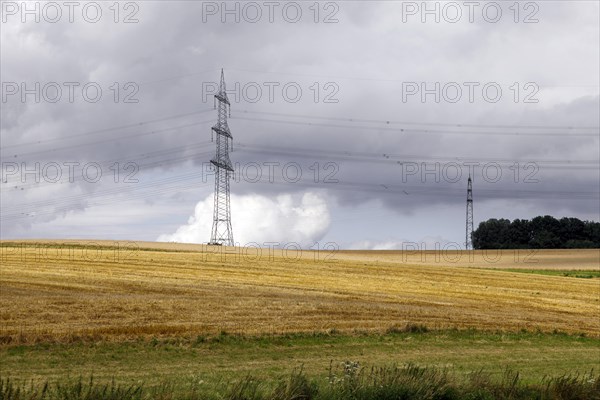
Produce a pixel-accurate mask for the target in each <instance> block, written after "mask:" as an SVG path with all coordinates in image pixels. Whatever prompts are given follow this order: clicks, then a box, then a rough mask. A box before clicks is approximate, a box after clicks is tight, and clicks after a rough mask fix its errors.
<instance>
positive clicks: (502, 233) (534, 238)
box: [472, 215, 600, 249]
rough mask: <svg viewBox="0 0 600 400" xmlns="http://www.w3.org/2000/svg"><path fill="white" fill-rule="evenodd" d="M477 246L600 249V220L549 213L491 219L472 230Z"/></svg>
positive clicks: (476, 247) (485, 247)
mask: <svg viewBox="0 0 600 400" xmlns="http://www.w3.org/2000/svg"><path fill="white" fill-rule="evenodd" d="M472 239H473V247H474V248H475V249H584V248H600V222H593V221H581V220H579V219H577V218H561V219H556V218H554V217H552V216H550V215H546V216H543V217H535V218H533V219H532V220H531V221H529V220H526V219H515V220H514V221H512V222H511V221H509V220H508V219H495V218H493V219H489V220H487V221H485V222H482V223H480V224H479V227H477V229H476V230H475V231H474V232H473V236H472Z"/></svg>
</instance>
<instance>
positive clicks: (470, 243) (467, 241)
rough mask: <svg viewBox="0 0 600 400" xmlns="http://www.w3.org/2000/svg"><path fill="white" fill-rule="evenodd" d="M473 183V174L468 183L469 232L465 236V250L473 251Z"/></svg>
mask: <svg viewBox="0 0 600 400" xmlns="http://www.w3.org/2000/svg"><path fill="white" fill-rule="evenodd" d="M472 236H473V182H472V181H471V174H469V180H468V181H467V231H466V235H465V248H466V249H467V250H473V237H472Z"/></svg>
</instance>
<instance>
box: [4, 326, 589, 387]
mask: <svg viewBox="0 0 600 400" xmlns="http://www.w3.org/2000/svg"><path fill="white" fill-rule="evenodd" d="M599 360H600V340H598V339H596V338H589V337H585V336H573V335H566V334H561V333H556V334H543V333H535V332H519V333H493V334H492V333H485V332H477V331H455V330H450V331H442V332H427V331H426V329H425V328H424V327H422V326H409V327H407V328H402V329H400V328H393V329H390V330H389V332H388V333H387V334H383V335H373V334H360V333H357V334H354V335H345V334H338V333H335V332H331V333H329V334H324V333H317V334H289V335H283V336H260V337H242V336H236V335H231V334H227V333H222V334H220V335H217V336H213V337H207V336H199V337H196V338H189V339H184V338H178V339H175V338H171V339H154V340H150V341H148V340H142V339H141V340H138V341H134V342H124V343H113V342H99V343H86V342H79V343H72V344H61V343H57V344H48V343H44V344H38V345H28V346H11V347H3V348H0V366H1V374H0V375H2V376H3V378H4V379H5V381H4V383H3V385H4V388H5V389H6V388H8V386H7V385H8V384H9V383H10V385H12V386H10V387H11V388H12V389H11V390H12V391H13V392H14V391H15V390H17V389H19V388H20V390H21V393H29V394H31V393H36V392H38V393H41V391H42V389H43V387H44V386H45V385H46V384H47V390H54V391H56V390H58V389H57V384H60V385H61V387H62V388H70V389H68V390H75V391H77V390H79V389H77V387H80V388H81V390H82V391H84V392H85V391H89V390H92V389H90V385H89V382H88V379H87V378H86V379H84V380H83V381H82V382H79V381H80V377H82V376H83V377H90V376H93V377H94V384H93V386H94V388H95V389H93V390H94V391H96V390H100V391H103V390H107V391H109V392H115V391H116V393H120V395H123V393H130V394H132V395H135V396H141V397H131V398H159V399H160V398H164V399H167V398H172V399H175V398H189V399H193V398H228V397H218V396H222V395H224V394H227V393H233V392H232V391H234V392H235V390H238V389H239V390H241V389H240V387H241V386H243V387H245V388H246V389H244V390H254V389H256V391H257V393H258V394H257V395H256V397H252V396H250V395H247V396H246V395H245V396H242V397H235V396H234V397H230V398H246V399H252V398H256V399H261V398H293V397H276V396H275V397H272V396H271V395H272V394H273V393H274V392H273V391H274V390H276V388H277V387H278V386H280V385H283V384H284V383H285V382H288V381H287V380H286V379H292V378H291V377H290V371H291V370H293V369H296V373H299V372H298V371H299V370H300V369H302V376H303V378H302V379H303V380H304V379H305V380H306V381H307V382H309V383H310V384H311V385H313V384H314V385H316V386H317V387H318V393H320V394H319V396H329V397H314V398H324V399H325V398H340V399H349V398H352V397H344V396H342V395H341V394H339V393H338V392H337V391H338V390H341V389H340V388H339V387H332V386H331V384H330V383H331V380H332V376H335V379H334V380H336V382H337V381H339V379H344V377H345V375H346V372H347V371H346V370H347V368H348V365H350V366H352V369H353V374H355V375H356V379H357V381H356V383H355V384H356V385H359V386H361V387H362V386H365V385H367V384H370V382H372V381H373V382H377V381H378V379H388V378H389V379H392V378H391V376H393V375H394V374H400V375H401V377H398V378H394V379H397V380H399V382H403V383H402V384H403V385H404V384H405V383H406V382H405V378H406V379H408V378H407V376H406V375H405V373H406V371H405V370H404V369H402V368H400V370H401V371H400V372H398V371H396V370H395V369H394V368H395V367H393V366H394V365H401V366H402V365H412V366H414V367H415V368H416V367H419V368H422V369H425V370H424V371H426V372H421V373H422V374H423V376H422V377H421V378H419V377H417V376H415V377H413V378H411V379H413V381H414V383H415V385H417V384H421V385H422V384H423V382H421V383H419V382H420V380H425V381H428V380H431V379H434V378H433V377H431V376H430V375H429V374H434V375H435V376H436V377H439V379H442V378H443V379H446V381H444V382H446V383H444V385H445V386H444V387H446V386H448V387H451V388H453V389H452V390H455V391H457V393H462V394H463V395H464V394H465V393H467V392H468V391H470V390H471V389H469V388H470V386H469V385H470V383H469V382H471V381H470V377H472V376H474V374H477V373H478V372H479V373H480V375H478V378H477V379H478V382H480V381H481V382H482V380H485V382H487V383H486V385H490V387H496V386H494V385H497V384H498V385H501V386H502V385H504V384H503V383H502V382H504V380H505V374H506V371H507V370H510V371H519V372H520V373H521V375H520V376H519V380H518V384H519V387H522V388H523V390H526V391H527V390H530V389H531V392H527V393H534V392H535V393H538V392H539V393H542V392H543V390H546V389H544V388H545V387H546V386H544V385H547V384H548V383H549V380H548V379H549V378H548V377H561V376H562V377H563V378H561V379H563V380H564V381H563V380H560V379H559V380H556V381H553V382H555V383H556V382H562V383H557V384H560V385H563V384H565V385H566V384H569V385H570V384H573V385H576V386H577V385H580V384H583V383H585V382H587V383H585V385H587V384H589V382H588V381H589V380H590V379H592V378H591V377H589V379H587V378H586V379H587V380H585V382H584V380H583V378H582V377H583V376H584V375H585V376H588V375H589V373H590V371H598V369H599V368H600V365H599V364H600V361H599ZM363 366H364V368H363ZM370 366H388V367H386V368H387V369H386V368H384V369H376V371H379V372H377V373H376V375H375V376H371V375H370V374H371V367H370ZM390 368H392V369H390ZM393 371H396V372H393ZM415 371H416V370H414V371H413V372H414V373H416V372H415ZM419 371H421V369H419ZM481 371H485V373H483V372H481ZM359 372H360V375H359ZM377 374H380V375H377ZM390 374H391V375H390ZM445 374H447V375H445ZM282 376H285V377H286V378H285V379H283V380H282ZM427 376H430V377H429V378H426V377H427ZM511 376H512V375H511ZM244 377H246V378H244ZM513 377H514V376H513ZM566 377H569V378H566ZM6 379H9V381H7V380H6ZM293 379H296V378H293ZM298 379H300V378H298ZM353 379H354V378H353ZM436 379H437V378H436ZM593 379H597V377H596V378H593ZM392 380H393V379H392ZM393 381H394V382H395V380H393ZM258 382H260V385H259V386H256V385H258ZM411 382H412V381H411ZM569 382H570V383H569ZM593 382H595V381H593ZM288 383H289V382H288ZM338 383H339V382H338ZM77 385H80V386H77ZM81 385H83V386H81ZM86 385H87V386H86ZM240 385H241V386H240ZM585 385H584V386H585ZM334 386H335V385H334ZM367 386H368V385H367ZM403 387H404V386H403ZM498 387H500V386H498ZM502 387H504V386H502ZM236 388H237V389H236ZM253 388H254V389H253ZM234 389H235V390H234ZM371 389H373V390H375V388H371ZM371 389H369V388H368V387H366V386H365V388H364V390H365V392H364V393H372V392H369V390H371ZM397 389H398V390H400V389H401V388H400V387H399V388H397ZM596 389H597V388H596ZM6 390H8V389H6ZM65 390H66V389H65ZM194 390H195V391H196V392H194ZM361 390H362V389H361ZM390 390H392V389H390ZM393 390H396V389H393ZM403 390H404V389H403ZM411 390H412V389H411ZM465 390H466V391H467V392H465ZM490 390H491V389H490ZM494 390H496V389H494ZM498 390H500V389H498ZM160 391H164V393H163V392H160ZM48 393H50V392H48ZM107 393H108V392H107ZM160 393H162V394H160ZM169 393H171V394H170V395H168V394H169ZM336 393H338V394H336ZM340 393H342V392H340ZM393 393H396V392H393ZM453 393H454V392H453ZM469 393H470V392H469ZM486 393H487V392H486ZM544 393H545V392H544ZM158 394H160V396H163V395H164V396H163V397H160V396H159V395H158ZM196 395H198V396H201V397H193V396H196ZM48 396H50V395H48ZM74 396H75V395H74ZM144 396H146V397H144ZM202 396H204V397H202ZM210 396H213V397H210ZM261 396H262V397H261ZM364 396H366V397H355V398H365V399H366V398H377V397H368V396H367V395H366V394H365V395H364ZM482 396H483V395H482ZM485 396H487V394H486V395H485ZM485 396H483V397H477V396H475V397H471V398H473V399H475V398H481V399H486V398H497V397H485ZM544 396H546V395H544ZM5 398H10V397H5ZM13 398H15V397H13ZM16 398H18V397H16ZM24 398H29V397H24ZM31 398H33V399H35V398H36V397H31ZM46 398H48V399H52V398H53V397H51V396H50V397H46ZM64 398H73V399H79V398H83V397H76V396H75V397H64ZM93 398H94V397H90V398H89V399H93ZM102 398H111V397H102ZM125 398H127V397H125ZM297 398H298V399H300V398H301V397H297ZM394 398H398V397H394ZM401 398H402V397H401ZM404 398H419V397H404ZM422 398H426V397H422ZM438 398H440V397H438ZM446 398H449V399H451V398H465V397H446ZM513 398H530V397H513ZM534 398H535V397H534ZM537 398H560V397H552V396H550V395H548V396H546V397H543V396H542V397H539V396H538V397H537ZM562 398H566V397H562ZM574 398H577V397H574ZM581 398H591V397H581Z"/></svg>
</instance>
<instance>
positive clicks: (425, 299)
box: [0, 241, 600, 345]
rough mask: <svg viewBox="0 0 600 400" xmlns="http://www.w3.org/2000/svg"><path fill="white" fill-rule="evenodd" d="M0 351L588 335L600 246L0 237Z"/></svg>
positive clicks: (596, 331)
mask: <svg viewBox="0 0 600 400" xmlns="http://www.w3.org/2000/svg"><path fill="white" fill-rule="evenodd" d="M0 247H1V250H2V254H1V262H2V265H1V269H0V323H1V327H0V341H1V342H2V343H4V344H5V345H11V344H17V343H35V342H54V341H60V342H63V341H64V342H69V341H72V340H78V339H82V338H83V339H86V338H89V339H92V340H126V339H129V338H138V337H140V336H142V337H143V336H146V337H164V336H189V337H194V336H196V335H214V334H218V333H219V332H221V331H227V332H229V333H239V334H247V335H261V334H278V333H285V332H315V331H326V330H333V329H335V330H337V331H341V332H348V333H352V332H357V331H377V332H383V331H386V330H387V329H389V328H391V327H395V326H397V327H400V328H402V327H404V326H406V325H407V324H422V325H425V326H427V327H428V328H430V329H445V328H459V329H463V328H475V329H480V330H490V331H497V330H508V331H518V330H521V329H527V330H538V329H539V330H541V331H544V332H552V331H554V330H558V331H564V332H569V333H585V334H587V335H590V336H595V337H600V280H599V279H580V278H571V277H563V276H544V275H537V274H535V275H534V274H528V273H520V272H508V271H503V270H500V269H508V268H512V269H514V268H517V269H518V268H524V269H565V270H567V269H575V270H597V269H598V268H599V265H600V250H556V251H554V250H553V251H537V252H533V251H530V250H521V251H519V252H517V251H512V250H511V251H503V252H496V251H490V252H471V253H466V252H445V253H444V252H416V251H413V252H410V251H407V252H398V251H388V252H385V251H339V252H332V251H321V252H309V251H303V252H297V251H292V250H290V251H288V252H283V251H273V250H268V249H262V250H259V249H236V248H218V247H210V248H208V247H206V246H202V245H184V244H172V243H148V242H144V243H142V242H139V243H134V242H108V241H95V242H90V241H18V242H17V241H11V242H7V241H3V242H0Z"/></svg>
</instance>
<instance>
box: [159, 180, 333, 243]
mask: <svg viewBox="0 0 600 400" xmlns="http://www.w3.org/2000/svg"><path fill="white" fill-rule="evenodd" d="M231 210H232V211H231V212H232V228H233V237H234V240H235V242H236V243H239V244H240V245H242V246H243V245H247V244H249V243H258V244H259V245H261V246H272V244H269V243H274V242H276V243H280V246H276V247H283V246H285V245H286V244H290V243H297V244H299V245H300V246H302V247H303V248H305V247H309V246H311V245H312V244H314V242H316V241H319V240H320V239H321V238H322V237H323V236H324V235H325V233H327V230H328V229H329V224H330V217H329V208H328V206H327V202H326V200H325V198H324V197H323V196H322V195H319V194H317V193H313V192H305V193H304V194H302V195H301V196H293V195H291V194H281V195H278V196H277V197H275V198H270V197H265V196H261V195H257V194H250V195H243V196H238V195H231ZM212 220H213V195H212V194H211V195H210V196H208V197H207V198H206V199H204V200H202V201H200V202H198V204H196V208H195V211H194V215H193V216H191V217H190V218H189V220H188V222H187V224H186V225H182V226H180V227H179V228H178V229H177V230H176V231H175V233H173V234H164V235H160V236H159V237H158V239H157V240H158V241H159V242H179V243H206V242H208V241H209V239H210V233H211V228H212Z"/></svg>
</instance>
